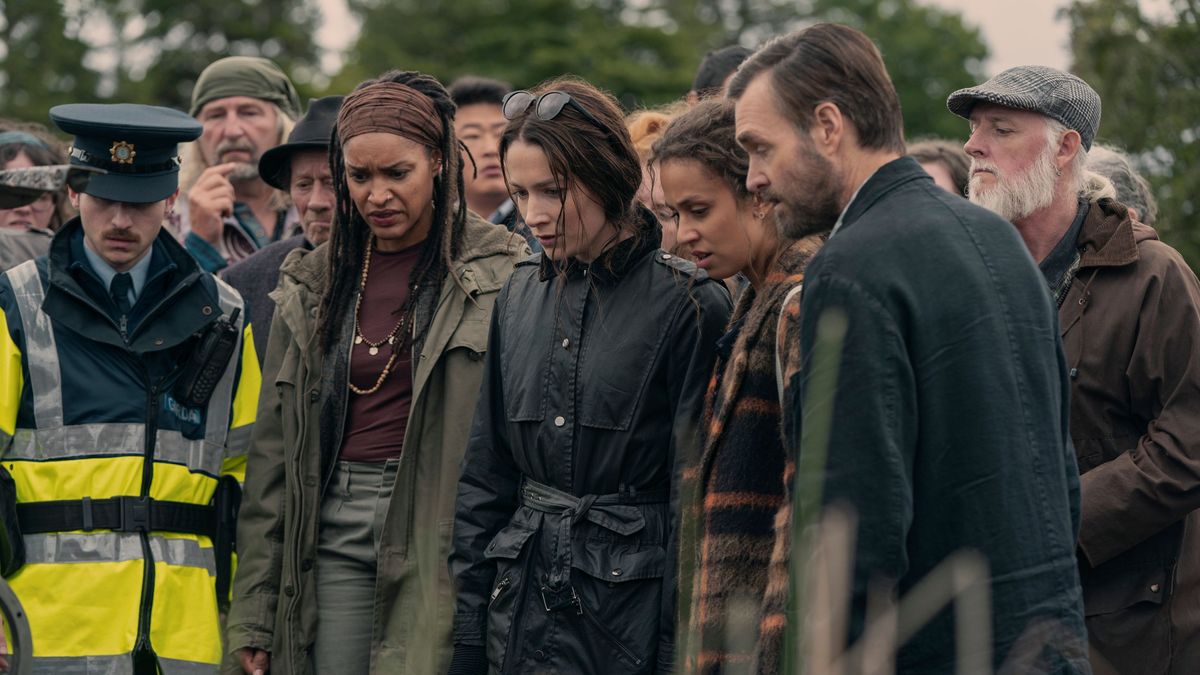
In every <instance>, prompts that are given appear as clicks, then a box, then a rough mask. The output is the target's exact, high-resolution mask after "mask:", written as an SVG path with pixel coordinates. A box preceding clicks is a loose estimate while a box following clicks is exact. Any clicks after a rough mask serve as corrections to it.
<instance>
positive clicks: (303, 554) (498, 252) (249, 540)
mask: <svg viewBox="0 0 1200 675" xmlns="http://www.w3.org/2000/svg"><path fill="white" fill-rule="evenodd" d="M463 248H464V250H463V251H462V253H461V254H460V256H459V259H458V260H456V261H455V262H454V265H453V266H452V268H451V271H450V274H452V275H454V276H455V277H456V278H457V280H458V282H457V283H456V282H455V281H454V279H449V278H448V279H446V281H445V283H443V284H442V289H441V297H440V298H439V299H438V302H437V305H436V309H435V310H434V313H433V317H432V319H431V320H430V324H429V330H428V333H427V334H426V337H425V340H424V342H423V343H422V344H420V345H418V347H419V351H420V353H419V356H417V357H416V358H414V359H413V374H412V377H413V395H412V409H411V414H410V417H409V422H408V430H407V432H406V433H405V437H404V454H403V456H402V458H401V461H400V467H399V471H398V473H397V476H396V486H395V490H394V492H393V496H392V501H391V504H390V506H389V509H388V514H387V519H386V522H385V525H384V531H383V532H382V534H381V542H380V548H379V553H378V565H379V570H378V575H379V576H378V580H377V582H376V606H375V612H376V618H375V630H374V635H373V636H372V643H371V673H421V674H422V675H425V674H428V673H436V672H442V671H444V670H445V669H446V667H447V666H448V664H449V656H450V650H451V644H450V627H451V618H452V615H453V608H454V597H453V595H452V593H451V589H450V579H449V575H448V572H447V569H446V557H447V554H448V550H449V541H450V531H451V527H452V524H453V518H454V497H455V491H456V487H457V483H458V476H459V473H460V463H461V461H462V456H463V451H464V450H465V448H466V445H467V432H468V430H469V429H470V426H471V415H472V413H473V411H474V409H475V399H476V397H477V395H478V393H479V383H480V379H481V377H482V373H483V354H484V352H485V350H486V347H487V337H488V325H489V321H490V315H491V311H492V305H493V304H494V302H495V299H496V295H497V293H498V292H499V290H500V287H501V286H502V285H503V284H504V281H505V280H506V279H507V278H508V276H509V273H510V272H511V271H512V268H513V265H514V264H515V263H516V262H517V261H518V260H520V259H521V258H523V257H525V256H527V255H528V248H527V246H526V245H525V242H524V241H523V240H521V239H520V238H519V237H513V236H512V235H510V234H509V233H508V232H507V231H505V230H504V228H501V227H497V226H495V225H492V224H490V223H487V222H486V221H484V220H482V219H481V218H479V217H478V216H476V215H474V214H470V217H469V218H468V220H467V224H466V233H465V237H464V245H463ZM328 259H329V247H328V246H327V245H325V246H321V247H319V248H317V249H316V250H314V251H304V250H302V249H299V250H296V251H293V252H292V253H291V254H289V256H288V258H287V259H286V260H285V262H284V264H283V267H282V269H281V272H280V281H279V287H278V288H277V289H276V290H275V291H274V292H273V293H272V298H273V299H274V300H275V302H276V310H275V317H274V319H273V322H272V328H271V335H270V339H269V341H268V344H267V353H266V358H265V364H264V369H263V391H262V397H261V399H260V408H259V415H260V416H261V417H260V419H259V423H258V425H257V426H256V427H255V432H254V436H253V437H252V440H251V445H250V453H249V461H248V467H247V472H246V484H245V494H244V497H243V501H242V509H241V514H240V516H239V522H238V555H239V565H238V570H237V576H236V578H235V580H234V591H233V604H232V607H231V609H230V613H229V618H228V622H227V625H228V632H227V643H226V646H227V650H228V652H229V653H230V654H231V655H232V654H233V653H234V652H235V651H236V650H237V649H239V648H243V647H254V648H258V649H265V650H268V651H269V652H270V653H271V673H272V675H291V674H304V673H310V672H312V663H311V658H310V657H311V646H312V643H313V640H314V639H315V635H316V625H317V621H318V620H319V617H318V614H317V602H316V588H315V580H316V569H315V568H316V558H317V531H318V523H319V514H320V499H321V486H322V485H324V484H325V482H326V481H325V479H326V478H327V477H326V476H324V475H322V474H323V473H324V472H325V470H326V469H323V466H322V464H323V463H322V458H321V455H322V445H323V444H324V445H325V446H326V450H325V453H326V454H329V453H330V449H329V447H330V446H332V448H333V449H332V452H333V453H334V454H336V452H337V448H338V447H340V436H341V428H340V424H338V425H326V427H330V426H337V428H336V429H329V428H326V429H322V425H321V423H320V419H321V416H322V415H321V411H322V408H323V406H329V405H331V404H332V406H333V408H332V409H333V410H335V411H336V410H340V411H341V413H340V418H338V419H340V420H343V421H344V420H345V400H346V397H347V394H346V391H347V390H346V386H345V381H344V379H345V370H344V366H343V368H342V369H340V374H334V373H337V372H338V369H331V367H330V365H331V364H329V363H325V362H324V361H325V359H324V358H323V354H322V350H321V348H320V336H319V333H318V327H317V323H316V317H317V314H318V311H319V305H320V301H321V297H322V295H323V294H324V293H325V291H326V288H327V286H328V271H327V268H326V266H327V264H328ZM464 289H465V291H464ZM348 323H352V319H351V321H350V322H348ZM343 332H345V333H347V335H346V336H344V337H345V338H347V339H348V333H349V331H343ZM347 345H348V343H347ZM339 377H340V381H338V380H339ZM326 410H329V408H326ZM323 436H324V442H323ZM331 437H332V438H333V439H335V440H330V439H331ZM325 464H328V461H326V462H325ZM226 670H227V672H234V673H240V672H241V671H240V668H238V667H235V664H234V659H233V658H231V659H229V660H228V661H227V667H226Z"/></svg>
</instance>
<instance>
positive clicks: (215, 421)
mask: <svg viewBox="0 0 1200 675" xmlns="http://www.w3.org/2000/svg"><path fill="white" fill-rule="evenodd" d="M214 278H215V277H214ZM216 282H217V293H218V295H219V296H220V300H221V311H222V312H224V313H225V314H230V313H232V312H233V310H234V309H235V308H236V309H240V310H241V312H239V314H238V320H237V329H238V340H237V346H236V348H235V349H234V351H233V357H231V358H230V359H229V363H228V364H226V366H225V373H224V374H223V375H221V381H220V382H218V383H217V388H216V389H215V390H214V391H213V395H212V398H211V399H209V403H208V420H207V421H208V425H207V427H206V428H205V431H204V435H205V436H206V437H207V438H208V440H210V441H212V442H213V443H216V444H217V445H220V446H222V447H224V446H225V445H226V438H225V437H226V435H227V434H228V433H229V418H230V415H231V414H232V408H233V386H234V379H235V378H236V377H237V366H238V363H239V362H240V361H241V355H242V338H243V337H245V333H244V330H245V325H246V308H245V305H244V303H243V302H242V298H241V296H240V295H238V292H237V291H235V290H234V289H233V287H232V286H230V285H229V284H227V283H225V282H224V281H221V280H220V279H216Z"/></svg>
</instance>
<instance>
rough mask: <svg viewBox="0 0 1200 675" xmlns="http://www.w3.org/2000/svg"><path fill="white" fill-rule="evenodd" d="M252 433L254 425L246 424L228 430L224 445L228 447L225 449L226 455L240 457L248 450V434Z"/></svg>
mask: <svg viewBox="0 0 1200 675" xmlns="http://www.w3.org/2000/svg"><path fill="white" fill-rule="evenodd" d="M252 433H254V425H253V424H247V425H245V426H240V427H238V428H236V429H230V430H229V440H228V441H226V443H225V446H226V448H228V449H227V450H226V451H225V456H226V457H241V456H242V455H245V454H246V453H247V452H249V450H250V435H251V434H252Z"/></svg>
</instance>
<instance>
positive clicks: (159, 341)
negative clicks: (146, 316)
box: [154, 338, 163, 347]
mask: <svg viewBox="0 0 1200 675" xmlns="http://www.w3.org/2000/svg"><path fill="white" fill-rule="evenodd" d="M154 346H155V347H161V346H163V339H162V338H154Z"/></svg>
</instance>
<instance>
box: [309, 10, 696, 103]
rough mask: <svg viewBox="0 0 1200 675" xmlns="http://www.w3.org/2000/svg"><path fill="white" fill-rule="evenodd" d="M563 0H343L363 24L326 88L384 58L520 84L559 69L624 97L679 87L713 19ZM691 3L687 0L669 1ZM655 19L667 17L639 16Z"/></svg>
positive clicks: (663, 97)
mask: <svg viewBox="0 0 1200 675" xmlns="http://www.w3.org/2000/svg"><path fill="white" fill-rule="evenodd" d="M622 4H623V3H615V2H614V3H608V4H601V3H596V2H593V3H586V4H584V3H572V2H562V0H502V1H500V2H492V1H491V0H452V1H444V0H405V1H403V2H390V1H386V0H385V1H373V0H350V8H351V10H352V11H354V12H356V13H357V14H358V15H359V16H360V17H361V18H362V24H363V29H362V32H361V34H360V35H359V38H358V41H357V42H356V44H355V45H354V47H353V48H352V49H351V50H350V55H349V58H348V59H347V64H346V67H345V68H344V69H343V71H342V73H341V74H339V76H338V77H337V78H336V79H335V80H334V82H333V84H332V86H331V90H335V91H347V90H349V89H351V88H353V86H354V85H355V84H357V83H358V82H360V81H362V80H364V79H367V78H370V77H375V76H376V75H378V74H380V73H382V72H383V71H385V70H388V69H390V68H401V69H406V70H420V71H424V72H428V73H431V74H433V75H435V76H437V77H438V78H440V79H442V80H443V81H445V82H449V81H450V80H452V79H454V78H455V77H457V76H459V75H462V74H466V73H472V74H477V75H485V76H490V77H498V78H501V79H504V80H508V81H509V82H512V83H513V84H514V85H516V86H518V87H529V86H533V85H534V84H537V83H538V82H540V81H542V80H544V79H547V78H550V77H554V76H557V75H562V74H567V73H570V74H574V75H577V76H579V77H582V78H585V79H587V80H589V81H591V82H594V83H596V84H598V85H600V86H603V87H605V88H607V89H609V90H610V91H612V92H613V93H615V94H616V95H617V96H618V97H620V98H621V99H622V100H623V102H625V103H626V104H630V103H632V102H633V101H634V100H637V101H639V102H649V103H659V102H664V101H669V100H671V99H674V98H677V97H679V96H681V95H682V94H683V93H685V92H686V91H687V90H688V88H689V86H690V84H691V77H692V75H693V71H694V68H695V64H696V61H697V56H696V53H697V50H699V49H704V48H706V47H707V46H708V45H711V44H714V35H715V34H716V33H717V29H715V28H714V27H712V26H706V25H702V24H699V23H697V22H694V21H693V22H690V23H684V24H680V23H675V22H673V21H661V19H662V16H661V13H659V12H656V9H657V8H656V7H654V6H651V7H650V8H647V9H644V10H641V11H637V12H632V11H627V10H624V8H623V7H621V5H622ZM671 4H676V5H692V4H694V3H692V2H674V3H671ZM647 19H650V20H653V19H658V20H660V22H661V23H664V24H666V25H660V26H654V25H650V24H649V23H642V21H644V20H647Z"/></svg>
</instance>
